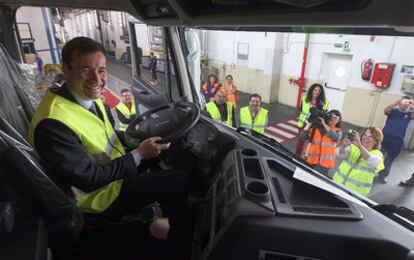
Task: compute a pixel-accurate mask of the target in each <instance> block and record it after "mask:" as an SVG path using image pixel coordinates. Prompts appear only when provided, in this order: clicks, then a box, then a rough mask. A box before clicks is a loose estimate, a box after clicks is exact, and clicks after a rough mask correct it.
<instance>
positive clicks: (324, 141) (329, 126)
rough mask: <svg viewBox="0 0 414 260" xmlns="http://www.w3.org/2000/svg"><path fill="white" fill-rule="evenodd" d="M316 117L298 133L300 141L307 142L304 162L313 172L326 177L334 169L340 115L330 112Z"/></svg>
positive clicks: (336, 111) (337, 112) (340, 134)
mask: <svg viewBox="0 0 414 260" xmlns="http://www.w3.org/2000/svg"><path fill="white" fill-rule="evenodd" d="M323 116H324V117H325V119H324V118H322V117H318V118H317V119H316V120H315V122H313V121H312V122H308V123H307V124H306V126H305V128H304V129H303V131H302V132H301V133H300V140H301V141H309V142H308V144H307V145H306V146H305V149H304V152H303V154H304V158H305V160H306V162H308V163H309V164H310V165H312V166H314V167H315V170H317V171H318V172H320V173H322V174H325V175H326V176H328V173H329V170H330V169H332V168H334V167H335V148H336V144H337V143H338V141H339V140H340V139H341V136H342V130H341V128H340V127H341V113H340V112H339V111H338V110H331V111H329V113H326V114H323Z"/></svg>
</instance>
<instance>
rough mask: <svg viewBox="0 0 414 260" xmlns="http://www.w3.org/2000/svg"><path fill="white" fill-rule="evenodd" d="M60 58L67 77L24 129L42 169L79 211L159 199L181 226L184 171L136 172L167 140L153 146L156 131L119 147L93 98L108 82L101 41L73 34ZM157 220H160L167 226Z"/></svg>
mask: <svg viewBox="0 0 414 260" xmlns="http://www.w3.org/2000/svg"><path fill="white" fill-rule="evenodd" d="M62 61H63V73H64V74H65V78H66V80H67V82H66V83H65V84H64V85H63V86H62V87H61V88H59V90H57V91H56V92H54V93H53V92H49V93H48V94H47V95H46V96H44V98H43V99H42V101H41V103H40V105H39V107H38V110H37V111H36V113H35V115H34V116H33V119H32V122H31V126H30V129H29V140H30V142H31V144H32V145H33V147H35V149H36V151H37V152H38V154H39V155H40V157H41V158H42V159H43V161H44V162H45V163H46V164H47V165H48V168H50V169H51V170H53V171H54V172H55V173H56V174H59V176H60V177H61V178H62V179H63V181H64V182H65V183H66V184H68V185H69V186H71V187H72V190H73V192H74V195H75V196H76V199H77V201H78V205H79V207H80V208H81V209H82V211H84V212H86V213H91V214H103V215H105V216H109V217H111V218H117V217H122V215H124V214H125V213H133V212H136V211H137V210H139V209H140V208H142V207H143V206H146V205H148V204H150V203H152V202H154V201H158V202H160V203H163V204H165V205H166V208H167V209H169V210H170V212H169V216H170V218H169V223H171V230H170V231H171V232H173V233H174V231H175V230H177V229H180V227H183V229H186V228H188V226H189V225H188V223H189V222H188V221H187V220H186V218H188V217H187V216H186V215H185V214H184V212H186V210H183V209H185V208H186V196H187V192H188V190H189V180H188V176H187V175H186V174H185V173H183V172H182V171H179V170H176V169H171V170H166V171H161V172H153V173H151V174H146V175H140V173H139V172H138V170H137V166H138V165H139V164H140V162H141V159H147V158H152V157H156V156H158V155H159V154H160V152H161V151H162V150H164V149H168V147H169V144H157V143H156V142H155V141H156V140H158V139H159V137H153V138H149V139H147V140H144V141H143V142H142V143H141V145H140V146H139V147H138V148H136V149H134V150H133V151H132V152H131V153H126V152H125V151H124V148H123V146H122V144H121V142H120V140H119V139H118V137H117V135H116V134H115V131H114V129H113V125H111V123H110V121H109V119H108V115H107V112H106V110H105V108H104V105H103V103H102V101H101V99H100V96H101V94H102V90H103V88H104V87H105V85H106V83H107V67H106V51H105V49H104V48H103V47H102V45H101V44H99V43H98V42H95V41H93V40H92V39H89V38H86V37H77V38H74V39H72V40H71V41H69V42H67V43H66V45H65V46H64V48H63V49H62ZM164 222H165V223H163V225H161V226H164V227H165V226H168V220H166V221H164ZM167 232H168V229H167V230H166V232H164V234H163V235H161V236H162V237H165V236H166V235H167V234H166V233H167ZM156 233H158V234H159V232H156ZM161 233H162V232H161ZM180 233H182V232H180ZM169 237H170V238H173V237H174V236H173V235H171V234H169Z"/></svg>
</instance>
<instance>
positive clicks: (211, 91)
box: [203, 82, 220, 103]
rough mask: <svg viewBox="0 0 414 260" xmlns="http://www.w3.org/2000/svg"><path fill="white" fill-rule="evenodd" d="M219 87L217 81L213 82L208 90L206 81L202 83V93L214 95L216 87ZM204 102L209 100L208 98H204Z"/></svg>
mask: <svg viewBox="0 0 414 260" xmlns="http://www.w3.org/2000/svg"><path fill="white" fill-rule="evenodd" d="M219 87H220V84H219V83H214V84H213V86H211V89H210V92H209V91H208V89H207V88H208V82H206V83H204V85H203V90H204V93H206V94H207V95H209V96H210V97H214V95H215V94H216V92H217V90H218V88H219ZM206 102H207V103H208V102H210V100H206Z"/></svg>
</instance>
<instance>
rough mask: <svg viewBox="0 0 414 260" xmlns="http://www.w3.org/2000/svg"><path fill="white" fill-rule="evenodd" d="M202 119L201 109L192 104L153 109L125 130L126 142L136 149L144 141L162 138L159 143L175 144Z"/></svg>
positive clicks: (173, 104)
mask: <svg viewBox="0 0 414 260" xmlns="http://www.w3.org/2000/svg"><path fill="white" fill-rule="evenodd" d="M199 118H200V109H199V108H198V106H197V105H195V104H193V103H190V102H184V101H180V102H172V103H168V104H165V105H161V106H158V107H156V108H153V109H151V110H149V111H147V112H145V113H144V114H142V115H140V116H138V117H137V118H135V119H134V120H133V121H132V122H131V123H130V124H129V126H128V127H127V129H126V130H125V140H126V142H127V144H128V145H129V146H130V147H136V146H138V144H139V143H140V142H142V141H143V140H145V139H147V138H149V137H153V136H160V137H161V138H162V139H161V140H158V141H157V143H159V144H165V143H169V142H175V141H177V140H179V139H180V138H182V137H183V136H184V135H185V134H186V133H187V132H188V131H189V130H190V129H191V128H192V127H193V126H194V125H195V124H196V123H197V121H198V119H199Z"/></svg>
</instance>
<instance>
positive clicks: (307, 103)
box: [296, 83, 329, 156]
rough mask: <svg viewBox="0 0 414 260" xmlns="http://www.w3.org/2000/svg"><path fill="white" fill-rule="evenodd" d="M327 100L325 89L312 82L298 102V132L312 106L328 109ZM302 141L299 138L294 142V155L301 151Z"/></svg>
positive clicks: (301, 128)
mask: <svg viewBox="0 0 414 260" xmlns="http://www.w3.org/2000/svg"><path fill="white" fill-rule="evenodd" d="M328 104H329V102H328V100H327V99H326V97H325V91H324V89H323V87H322V85H321V84H317V83H315V84H312V85H311V86H310V88H309V90H308V92H307V93H306V95H305V96H303V97H302V102H301V104H300V111H301V113H300V115H299V117H298V123H297V126H298V128H299V134H300V132H301V131H302V130H303V127H304V126H305V123H306V121H307V119H308V118H309V116H310V109H311V108H312V107H315V108H317V109H318V110H328ZM302 148H303V141H301V140H300V139H299V140H298V143H297V144H296V155H297V156H300V155H301V153H302Z"/></svg>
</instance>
